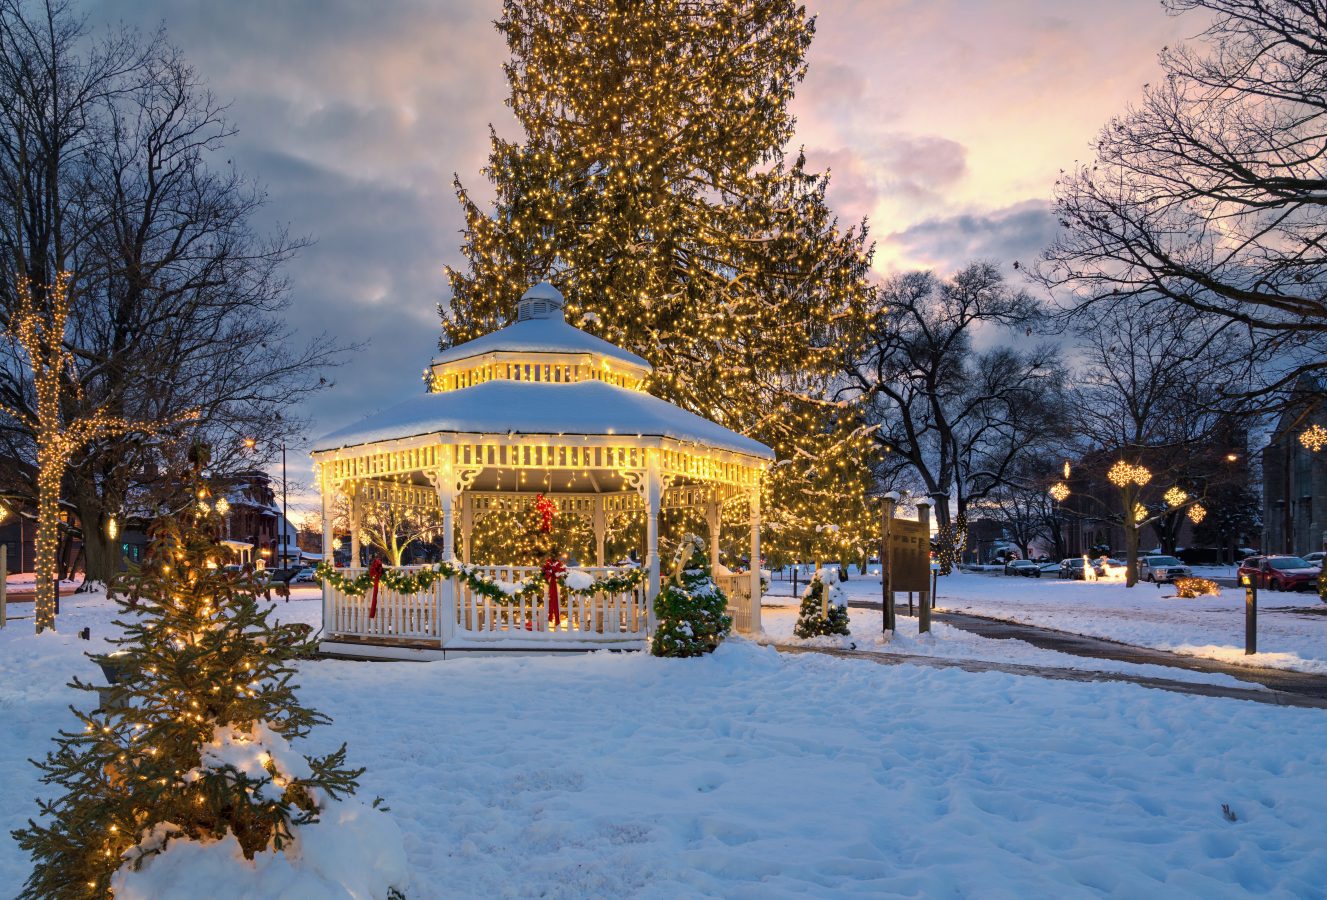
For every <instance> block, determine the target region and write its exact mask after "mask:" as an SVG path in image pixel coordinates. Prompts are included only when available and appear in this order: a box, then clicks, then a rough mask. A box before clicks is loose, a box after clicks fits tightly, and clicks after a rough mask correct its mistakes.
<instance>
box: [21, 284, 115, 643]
mask: <svg viewBox="0 0 1327 900" xmlns="http://www.w3.org/2000/svg"><path fill="white" fill-rule="evenodd" d="M68 322H69V276H68V274H66V273H61V274H60V276H59V277H58V278H56V281H55V283H54V284H51V285H41V286H38V285H34V284H32V283H31V282H29V281H28V280H27V279H19V282H18V304H17V306H16V307H15V309H14V311H13V315H12V320H11V330H10V335H11V339H12V340H14V341H15V342H16V343H17V344H18V346H19V348H20V349H21V350H22V354H23V356H24V357H26V361H27V365H28V366H29V368H30V369H31V372H32V384H33V388H34V391H35V393H36V402H35V403H34V404H32V409H33V410H34V412H33V413H27V412H25V411H24V410H20V409H16V408H13V407H8V406H5V407H0V410H2V411H3V412H4V413H5V414H7V415H9V416H11V417H13V418H14V419H16V420H17V421H20V422H23V423H24V424H25V425H27V426H28V427H29V428H30V429H31V430H32V433H33V435H34V436H35V437H36V444H37V548H36V570H37V584H36V598H35V611H34V615H33V618H34V619H35V623H36V628H37V633H38V634H40V633H41V632H43V631H45V630H46V629H48V628H54V627H55V602H56V592H57V591H58V590H59V588H58V585H57V583H56V556H57V552H58V549H59V543H60V490H61V487H62V485H63V483H64V475H65V471H66V470H67V469H68V467H69V459H70V457H71V456H72V455H73V453H74V452H75V451H77V450H78V449H80V448H81V447H82V446H83V445H84V444H86V443H87V442H88V441H91V440H93V439H95V438H98V437H103V436H106V435H110V434H123V433H125V432H128V431H131V430H133V426H131V425H129V424H128V423H126V422H124V421H123V420H121V419H117V418H114V417H112V416H109V415H107V414H106V413H105V412H104V411H102V410H96V411H93V412H92V413H90V414H89V413H86V412H85V413H84V414H83V415H80V416H78V417H77V418H73V419H69V420H66V416H65V400H66V399H67V398H66V397H65V396H64V394H65V390H64V386H65V385H66V384H69V385H72V386H73V390H74V392H75V393H77V392H78V385H79V381H78V379H77V378H76V377H73V376H74V374H75V370H76V365H75V360H74V358H73V354H71V353H70V352H69V350H68V349H67V348H66V347H65V344H64V339H65V330H66V327H67V325H68Z"/></svg>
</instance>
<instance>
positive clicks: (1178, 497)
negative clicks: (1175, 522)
mask: <svg viewBox="0 0 1327 900" xmlns="http://www.w3.org/2000/svg"><path fill="white" fill-rule="evenodd" d="M1163 496H1164V497H1165V500H1166V504H1167V505H1169V506H1171V507H1176V506H1179V505H1181V504H1182V503H1184V501H1185V500H1188V499H1189V494H1188V492H1187V491H1185V490H1184V489H1183V488H1181V487H1180V486H1179V485H1176V486H1175V487H1173V488H1171V489H1170V490H1168V491H1166V493H1165V494H1164V495H1163Z"/></svg>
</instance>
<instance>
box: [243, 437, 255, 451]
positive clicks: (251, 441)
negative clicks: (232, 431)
mask: <svg viewBox="0 0 1327 900" xmlns="http://www.w3.org/2000/svg"><path fill="white" fill-rule="evenodd" d="M257 446H258V440H257V439H256V438H251V437H247V438H245V439H244V449H245V450H252V449H253V448H254V447H257Z"/></svg>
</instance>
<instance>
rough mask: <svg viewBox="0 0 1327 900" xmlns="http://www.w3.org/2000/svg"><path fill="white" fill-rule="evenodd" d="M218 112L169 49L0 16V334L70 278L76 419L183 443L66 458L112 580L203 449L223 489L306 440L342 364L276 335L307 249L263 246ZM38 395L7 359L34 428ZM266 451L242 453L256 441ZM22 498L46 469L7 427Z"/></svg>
mask: <svg viewBox="0 0 1327 900" xmlns="http://www.w3.org/2000/svg"><path fill="white" fill-rule="evenodd" d="M232 134H233V128H232V126H231V125H230V124H229V123H228V122H227V121H226V118H225V110H224V108H223V107H222V106H221V105H220V104H219V103H218V102H217V101H216V100H215V99H214V98H213V97H212V96H211V94H210V93H209V92H208V91H207V90H206V88H205V87H204V86H203V85H202V83H201V82H200V80H199V78H198V76H197V75H196V73H195V72H194V71H193V70H192V69H191V68H190V67H189V65H188V64H187V63H186V62H185V61H184V60H183V58H181V56H180V55H179V53H178V52H177V51H176V50H175V49H174V48H172V47H170V46H169V45H168V44H167V43H166V41H165V39H164V37H163V36H161V35H156V36H153V37H148V38H144V37H142V36H140V35H138V34H136V33H133V32H130V31H114V32H106V33H104V34H102V35H101V36H100V37H98V38H95V39H94V37H93V36H91V35H90V34H89V33H88V32H87V30H86V28H85V27H84V24H83V22H82V20H81V19H80V18H79V16H78V14H77V13H76V12H75V11H74V10H73V9H72V8H71V6H70V5H68V4H65V3H61V2H57V0H48V2H45V3H41V2H36V3H31V4H29V3H24V2H21V0H0V185H2V186H3V188H4V190H3V199H2V200H0V254H3V265H0V326H3V327H4V328H6V329H7V328H9V327H10V316H11V314H12V310H13V309H14V308H15V302H16V296H17V295H16V284H17V283H18V279H20V278H24V277H26V278H28V279H30V280H31V281H32V283H33V284H50V283H54V279H55V274H56V273H58V272H61V271H68V272H70V273H71V279H70V281H69V291H70V309H71V315H70V323H69V328H68V331H67V334H66V343H67V346H68V349H69V352H70V353H71V354H72V355H73V357H74V358H75V359H77V361H78V369H77V371H78V372H79V376H78V377H79V383H78V384H77V385H68V386H67V387H68V390H66V391H65V392H64V396H63V398H62V402H63V403H65V404H66V406H67V411H66V412H67V415H69V416H70V417H71V418H77V417H78V416H79V415H81V414H82V413H81V410H82V409H83V408H84V407H86V409H88V410H91V409H99V410H104V411H106V412H107V413H108V414H111V415H114V416H116V417H118V418H121V419H124V420H128V421H142V422H154V421H155V422H170V421H178V420H181V419H182V418H183V417H182V415H181V413H182V412H183V411H184V410H186V409H190V410H196V411H197V415H196V417H195V418H194V419H192V420H191V421H190V423H189V425H188V428H187V433H186V430H185V429H176V430H175V431H174V432H168V433H165V434H161V433H155V434H154V433H149V432H143V431H137V432H129V433H125V434H122V435H120V434H110V435H102V436H100V437H98V438H97V439H94V440H90V441H88V442H86V443H85V444H84V445H83V446H81V447H79V448H78V449H77V450H76V451H75V452H74V453H73V456H72V458H71V460H70V469H69V475H68V477H67V478H66V481H65V485H64V492H65V495H66V496H67V497H68V499H69V500H70V501H71V502H72V504H73V505H74V506H75V507H76V508H77V510H78V514H79V519H80V520H81V522H82V525H83V534H82V537H83V540H84V545H85V549H86V557H87V570H88V574H89V577H90V578H92V579H94V580H105V579H106V578H108V577H109V575H110V574H111V572H112V571H113V567H114V565H115V561H116V555H115V554H114V553H113V552H112V548H111V547H110V546H109V541H108V539H107V537H106V535H105V530H104V528H105V524H106V522H107V519H108V518H109V517H111V516H115V515H119V514H123V513H124V512H126V511H135V512H147V513H150V512H152V511H153V510H154V509H155V508H156V507H157V506H158V505H159V504H170V503H173V502H176V501H178V499H179V497H178V494H179V488H180V485H179V484H178V483H177V480H176V479H173V478H170V477H168V476H167V475H166V473H169V472H171V471H174V470H176V469H178V463H179V462H180V460H179V459H177V458H176V457H178V456H179V455H180V454H181V453H182V452H183V450H184V449H185V448H187V447H188V446H189V445H190V444H192V443H194V442H196V441H204V442H206V443H208V444H210V445H211V446H212V448H213V450H212V455H211V458H212V466H213V469H214V470H215V472H216V474H218V475H222V474H224V473H225V472H227V471H228V470H231V469H238V468H249V467H252V466H253V465H254V464H255V463H261V462H263V461H264V460H265V459H267V458H270V457H271V455H272V454H273V453H274V452H275V451H276V449H277V448H278V447H279V445H280V442H281V441H282V440H283V439H287V440H288V439H291V438H293V437H294V436H295V435H297V434H298V433H299V432H300V430H301V429H302V426H303V421H302V419H301V417H300V416H299V414H298V412H295V411H292V410H293V409H294V407H295V405H296V404H298V402H299V401H300V400H301V399H302V398H304V397H305V396H306V395H307V394H309V393H310V392H313V391H316V390H318V389H319V388H321V387H323V386H325V385H326V383H327V382H326V380H325V379H324V378H322V377H320V375H319V372H318V370H319V369H320V368H321V367H323V366H326V365H328V364H330V363H331V361H332V357H333V356H334V352H335V350H336V349H337V348H335V347H334V346H333V344H332V343H331V342H330V341H328V340H327V339H326V338H316V339H314V340H313V341H311V342H309V343H307V344H303V345H301V344H300V343H299V342H297V341H295V340H294V339H293V335H292V333H291V330H290V328H289V326H287V325H286V323H285V322H284V319H283V313H284V311H285V309H286V307H287V304H288V298H287V293H286V284H285V282H284V280H283V278H282V276H281V267H282V264H283V263H284V262H285V261H286V260H288V259H289V258H290V256H291V255H292V254H293V253H294V252H295V251H296V250H297V249H298V248H299V246H300V244H301V242H300V241H298V240H292V239H290V238H289V237H288V236H286V235H285V234H282V233H277V234H274V235H271V236H262V235H259V234H258V233H257V231H256V230H255V228H254V225H253V221H254V217H255V214H256V212H257V211H258V210H259V208H260V207H261V206H262V204H263V201H264V197H263V194H262V191H261V190H259V189H258V188H256V187H255V186H254V185H253V184H252V183H251V182H249V181H248V180H247V179H245V178H244V177H243V176H242V175H240V174H239V173H238V172H236V171H235V169H234V168H233V166H231V164H230V163H229V161H227V160H225V159H224V157H222V156H221V153H222V152H223V150H224V145H225V141H226V140H227V138H229V137H230V136H231V135H232ZM32 398H33V390H32V385H31V379H30V378H28V377H26V376H25V374H24V370H23V368H22V366H21V365H18V361H17V360H16V359H14V358H13V357H10V358H7V359H3V360H0V402H3V403H4V404H5V405H6V406H8V407H11V408H14V409H17V410H20V411H22V410H25V409H27V408H28V407H29V406H30V405H31V403H32ZM245 437H257V438H259V440H258V442H257V444H256V448H254V449H253V450H251V451H249V452H246V449H245V447H244V444H243V438H245ZM0 439H2V440H3V441H4V444H5V446H4V452H5V455H6V457H7V458H8V459H10V460H12V461H13V466H12V467H13V468H14V469H15V470H16V472H17V473H18V474H17V476H15V477H16V479H17V480H19V481H23V480H25V476H24V473H25V472H26V470H27V466H26V465H25V463H26V461H28V460H30V459H31V457H32V453H33V440H32V434H31V430H30V428H28V427H27V426H26V425H25V424H24V419H23V418H22V417H17V418H15V417H10V418H9V419H8V420H6V421H4V422H3V423H0Z"/></svg>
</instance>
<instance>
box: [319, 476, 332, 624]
mask: <svg viewBox="0 0 1327 900" xmlns="http://www.w3.org/2000/svg"><path fill="white" fill-rule="evenodd" d="M318 474H319V479H318V480H319V482H320V484H319V487H320V490H319V491H318V498H319V499H320V500H321V501H322V514H323V562H325V563H327V564H328V565H330V566H332V567H335V566H336V554H335V553H333V552H332V539H333V538H332V534H333V531H332V503H331V499H332V498H331V496H330V495H331V493H332V491H334V490H336V488H335V487H334V486H333V484H332V479H331V478H329V477H328V476H327V474H326V473H325V472H322V471H320V472H319V473H318ZM322 588H323V629H322V630H323V633H327V632H330V631H332V630H334V629H332V628H331V627H330V626H331V624H332V621H333V614H332V589H331V587H330V586H329V585H328V584H327V583H326V582H324V583H323V586H322Z"/></svg>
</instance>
